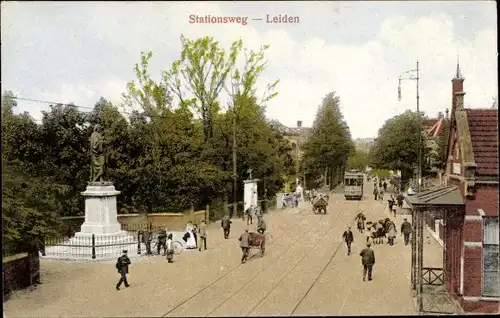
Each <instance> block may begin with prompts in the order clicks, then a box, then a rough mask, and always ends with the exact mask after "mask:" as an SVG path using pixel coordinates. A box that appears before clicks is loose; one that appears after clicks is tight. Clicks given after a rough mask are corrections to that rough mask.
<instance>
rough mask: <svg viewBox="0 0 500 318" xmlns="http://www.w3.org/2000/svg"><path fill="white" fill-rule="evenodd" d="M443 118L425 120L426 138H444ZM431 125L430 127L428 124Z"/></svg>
mask: <svg viewBox="0 0 500 318" xmlns="http://www.w3.org/2000/svg"><path fill="white" fill-rule="evenodd" d="M444 120H445V119H444V118H441V119H427V120H426V123H425V133H426V136H428V137H438V136H444V128H445V122H444ZM431 123H434V124H432V126H430V125H429V124H431Z"/></svg>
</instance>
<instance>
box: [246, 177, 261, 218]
mask: <svg viewBox="0 0 500 318" xmlns="http://www.w3.org/2000/svg"><path fill="white" fill-rule="evenodd" d="M258 181H259V179H249V180H244V181H243V183H244V184H245V186H244V188H243V199H244V201H243V205H244V209H245V211H246V210H247V209H248V208H249V207H250V206H252V205H253V206H258V195H257V182H258Z"/></svg>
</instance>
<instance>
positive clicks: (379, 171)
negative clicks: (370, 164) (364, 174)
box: [372, 169, 391, 179]
mask: <svg viewBox="0 0 500 318" xmlns="http://www.w3.org/2000/svg"><path fill="white" fill-rule="evenodd" d="M372 174H373V175H374V176H377V177H380V178H384V179H388V178H389V177H390V176H391V171H389V170H386V169H374V170H373V172H372Z"/></svg>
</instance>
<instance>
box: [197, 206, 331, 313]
mask: <svg viewBox="0 0 500 318" xmlns="http://www.w3.org/2000/svg"><path fill="white" fill-rule="evenodd" d="M323 217H324V215H322V216H321V220H320V221H319V222H318V223H317V224H319V223H321V222H322V221H323V220H324V218H323ZM332 227H333V224H332V225H330V226H328V227H327V228H326V229H325V230H326V231H327V232H328V233H329V232H330V231H331V230H332ZM322 230H323V229H321V231H322ZM321 231H320V232H321ZM309 233H310V232H309V231H308V232H306V233H305V234H304V235H303V236H302V237H304V236H306V235H307V234H309ZM302 237H301V238H302ZM321 239H322V238H319V239H317V240H315V241H313V244H314V245H313V246H312V247H311V248H310V249H309V250H307V251H306V252H305V253H304V254H303V255H302V257H301V258H300V259H299V261H298V263H297V264H296V265H295V266H294V267H293V268H292V270H293V269H294V268H295V267H296V266H297V265H298V264H300V263H301V262H302V261H303V260H304V258H305V257H307V256H308V255H309V254H310V253H311V252H312V251H313V250H314V248H316V246H317V245H318V243H319V242H320V241H321ZM298 243H300V242H296V244H298ZM296 244H293V246H296ZM293 246H291V247H290V248H288V249H287V250H285V251H284V252H283V253H281V254H280V256H279V257H277V258H276V259H275V261H278V260H281V259H282V258H283V256H284V255H285V254H286V253H287V252H289V251H290V250H291V248H292V247H293ZM269 269H270V267H264V268H263V269H262V270H260V271H258V272H257V273H256V274H254V275H253V276H252V277H251V278H250V279H248V280H247V281H246V283H245V284H243V285H242V286H241V287H240V288H238V289H237V290H235V291H234V292H233V293H231V295H229V296H228V297H227V298H226V299H225V300H224V301H222V302H221V303H219V304H218V305H217V306H216V307H215V308H214V309H213V310H211V311H210V312H209V313H208V314H206V315H205V317H207V316H209V315H210V314H212V313H214V312H215V311H216V310H217V309H219V308H220V307H222V306H223V305H224V304H225V303H227V302H228V301H229V300H231V298H233V296H234V295H236V294H237V293H238V292H240V291H241V290H243V289H244V288H245V287H247V286H248V285H249V284H251V283H253V281H254V279H255V278H256V277H258V276H259V275H261V274H262V273H264V272H265V271H267V270H269ZM290 271H291V270H290ZM285 276H288V273H287V274H286V275H285ZM266 296H267V295H266ZM252 311H253V308H252Z"/></svg>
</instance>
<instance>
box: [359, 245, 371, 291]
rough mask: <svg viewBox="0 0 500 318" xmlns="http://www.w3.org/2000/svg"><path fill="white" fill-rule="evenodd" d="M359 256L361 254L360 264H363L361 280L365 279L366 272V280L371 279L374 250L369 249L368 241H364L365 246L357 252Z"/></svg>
mask: <svg viewBox="0 0 500 318" xmlns="http://www.w3.org/2000/svg"><path fill="white" fill-rule="evenodd" d="M359 256H361V264H362V265H363V281H365V280H366V276H367V274H368V280H372V275H373V265H375V252H374V251H373V250H372V249H371V244H370V242H368V243H366V247H365V248H364V249H363V250H362V251H361V253H359Z"/></svg>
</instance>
